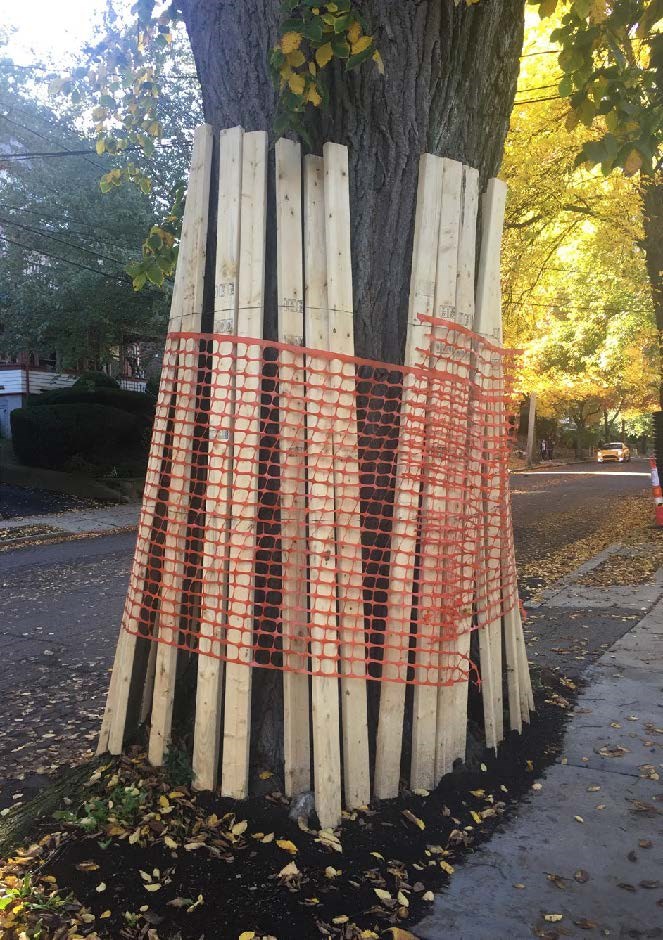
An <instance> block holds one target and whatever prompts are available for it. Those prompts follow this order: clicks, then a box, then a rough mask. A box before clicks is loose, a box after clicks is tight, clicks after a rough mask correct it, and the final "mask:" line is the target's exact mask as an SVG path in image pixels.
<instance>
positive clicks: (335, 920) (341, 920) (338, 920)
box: [332, 914, 350, 924]
mask: <svg viewBox="0 0 663 940" xmlns="http://www.w3.org/2000/svg"><path fill="white" fill-rule="evenodd" d="M349 920H350V918H349V917H348V915H347V914H339V915H338V917H332V924H347V922H348V921H349Z"/></svg>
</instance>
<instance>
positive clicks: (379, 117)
mask: <svg viewBox="0 0 663 940" xmlns="http://www.w3.org/2000/svg"><path fill="white" fill-rule="evenodd" d="M279 7H280V4H279V2H278V0H184V2H183V8H184V16H185V21H186V25H187V29H188V32H189V37H190V39H191V46H192V49H193V54H194V57H195V60H196V67H197V69H198V75H199V78H200V83H201V86H202V93H203V107H204V112H205V119H206V120H207V121H209V122H210V123H211V124H213V125H215V126H217V127H231V126H234V125H236V124H241V125H242V126H243V127H244V128H245V129H246V130H269V129H270V128H271V126H272V121H273V116H274V109H275V105H276V95H275V92H274V88H273V86H272V83H271V80H270V77H269V74H268V70H267V56H268V53H269V50H270V49H271V48H272V47H273V46H274V44H275V42H276V35H277V25H278V18H279ZM361 8H362V10H363V11H365V13H366V15H367V16H368V18H369V22H370V23H371V24H372V27H373V29H374V33H375V37H376V42H377V45H378V47H379V49H380V52H381V54H382V57H383V59H384V63H385V75H384V76H381V75H380V74H379V73H378V71H377V68H375V67H374V65H373V63H372V62H368V63H365V64H364V65H363V66H362V67H361V68H360V69H357V70H355V71H354V72H351V73H345V72H344V70H343V69H342V68H341V67H335V68H332V69H331V70H330V80H331V83H330V91H331V107H330V109H329V111H328V112H327V113H326V114H324V115H321V116H320V120H319V126H318V128H317V129H316V130H317V135H316V136H317V141H318V143H320V142H321V141H322V140H333V141H336V142H338V143H343V144H347V145H348V147H349V157H350V189H351V192H350V196H351V210H352V257H353V276H354V294H355V308H356V324H357V326H356V336H355V341H356V348H357V354H358V355H361V356H368V357H370V358H376V359H382V360H386V361H390V362H397V361H399V359H400V357H401V356H402V350H403V347H404V342H405V315H406V311H407V298H408V290H409V283H410V255H411V248H412V233H413V226H414V206H415V196H416V188H417V169H418V160H419V155H420V154H421V153H423V152H426V151H428V152H431V153H437V154H440V155H442V156H447V157H453V158H454V159H457V160H462V161H463V162H465V163H468V164H470V165H471V166H475V167H477V168H478V169H479V170H480V171H481V179H482V182H483V183H485V181H486V180H487V179H488V178H489V177H490V176H492V175H494V174H495V173H496V172H497V170H498V169H499V166H500V162H501V158H502V149H503V145H504V138H505V136H506V133H507V130H508V125H509V114H510V112H511V106H512V103H513V98H514V93H515V88H516V79H517V75H518V61H519V55H520V51H521V47H522V39H523V10H524V0H481V2H480V3H478V4H475V5H473V6H471V7H468V6H466V4H465V2H464V0H461V2H460V3H459V4H458V5H456V3H455V2H454V0H364V2H363V3H362V4H361ZM269 280H270V278H269V272H268V281H269ZM268 313H269V316H268V327H271V328H272V329H273V323H274V321H273V311H272V310H271V309H270V311H268Z"/></svg>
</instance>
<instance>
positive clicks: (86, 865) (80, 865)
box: [76, 860, 99, 871]
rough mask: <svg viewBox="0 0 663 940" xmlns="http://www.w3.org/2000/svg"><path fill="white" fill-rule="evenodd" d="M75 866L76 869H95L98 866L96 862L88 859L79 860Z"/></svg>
mask: <svg viewBox="0 0 663 940" xmlns="http://www.w3.org/2000/svg"><path fill="white" fill-rule="evenodd" d="M76 868H77V869H78V871H97V870H98V868H99V866H98V865H97V863H96V862H93V861H91V860H90V861H86V862H79V863H78V865H77V866H76Z"/></svg>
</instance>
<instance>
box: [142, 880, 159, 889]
mask: <svg viewBox="0 0 663 940" xmlns="http://www.w3.org/2000/svg"><path fill="white" fill-rule="evenodd" d="M143 887H144V888H145V890H146V891H160V890H161V885H160V884H159V882H158V881H155V882H154V883H153V884H151V885H143Z"/></svg>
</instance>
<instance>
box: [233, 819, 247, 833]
mask: <svg viewBox="0 0 663 940" xmlns="http://www.w3.org/2000/svg"><path fill="white" fill-rule="evenodd" d="M248 825H249V824H248V822H247V821H246V819H243V820H242V821H241V822H238V823H235V825H234V826H233V827H232V829H231V830H230V831H231V832H232V834H233V835H234V836H241V835H242V833H244V832H246V830H247V828H248Z"/></svg>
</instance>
